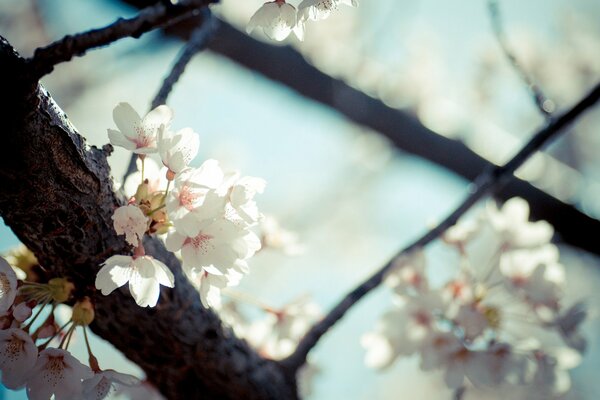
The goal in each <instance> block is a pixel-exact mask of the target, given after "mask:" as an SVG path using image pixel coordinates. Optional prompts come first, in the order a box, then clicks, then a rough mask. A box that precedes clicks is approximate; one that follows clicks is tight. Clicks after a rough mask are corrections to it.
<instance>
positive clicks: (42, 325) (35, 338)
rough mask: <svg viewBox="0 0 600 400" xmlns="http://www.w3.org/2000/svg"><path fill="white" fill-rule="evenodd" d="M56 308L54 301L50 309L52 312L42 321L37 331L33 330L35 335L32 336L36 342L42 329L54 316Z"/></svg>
mask: <svg viewBox="0 0 600 400" xmlns="http://www.w3.org/2000/svg"><path fill="white" fill-rule="evenodd" d="M55 308H56V304H55V303H52V309H51V310H50V313H49V314H48V316H47V317H46V319H45V320H44V322H42V324H41V325H40V326H39V327H38V328H37V329H36V330H35V332H33V335H31V338H32V339H33V341H34V342H35V341H36V340H37V337H38V335H39V333H40V330H41V329H42V328H43V327H44V326H45V325H46V324H47V323H48V321H50V319H51V318H53V317H54V309H55Z"/></svg>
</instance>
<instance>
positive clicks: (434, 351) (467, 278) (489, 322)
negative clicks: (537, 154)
mask: <svg viewBox="0 0 600 400" xmlns="http://www.w3.org/2000/svg"><path fill="white" fill-rule="evenodd" d="M552 235H553V228H552V227H551V226H550V225H549V224H548V223H547V222H545V221H537V222H530V221H529V207H528V204H527V203H526V202H525V201H524V200H523V199H520V198H513V199H511V200H509V201H507V202H506V203H505V204H504V205H503V206H502V207H501V208H498V207H496V205H495V204H493V203H490V204H488V207H487V208H486V209H485V210H484V211H483V212H481V213H480V214H479V215H477V216H476V217H474V218H471V219H468V220H464V221H462V220H461V221H459V223H458V224H457V225H455V226H453V227H452V228H450V229H449V230H448V231H447V232H446V233H445V235H444V236H443V241H444V243H446V245H447V246H450V247H451V248H454V249H455V250H456V252H457V254H458V260H459V263H458V264H459V265H457V266H456V274H455V275H454V277H452V278H451V279H450V280H448V281H447V282H446V283H444V284H442V285H434V284H432V283H431V279H430V278H431V274H432V273H433V271H428V269H427V260H426V255H425V253H424V252H423V251H422V250H416V251H414V252H412V253H410V254H408V255H404V256H401V257H399V258H398V259H397V260H396V261H395V264H394V266H393V269H392V270H391V271H390V272H389V274H388V275H387V277H386V283H387V285H388V286H389V287H390V288H391V289H392V290H393V307H392V308H391V309H390V310H389V311H387V312H386V313H385V314H384V315H383V316H382V317H381V319H380V321H379V322H378V324H377V325H376V326H375V328H374V330H373V331H372V332H370V333H367V334H365V335H364V336H363V338H362V344H363V346H364V347H365V348H366V351H367V352H366V357H365V362H366V364H367V365H368V366H370V367H373V368H377V369H384V368H386V367H388V366H390V365H391V364H392V363H393V362H395V361H396V360H397V359H398V358H400V357H407V356H411V355H413V354H418V355H419V356H420V359H421V363H420V365H421V369H422V370H424V371H430V370H440V369H441V370H443V371H444V378H445V382H446V385H447V386H448V387H449V388H452V389H459V388H465V387H468V385H473V386H475V387H479V388H481V387H498V386H501V385H507V384H508V385H524V386H527V385H530V386H531V387H535V390H536V391H538V393H542V394H543V396H542V397H543V398H551V397H553V396H555V395H560V394H562V393H564V392H566V391H567V390H568V389H569V387H570V378H569V373H568V371H569V369H571V368H574V367H575V366H577V365H578V364H579V362H580V360H581V354H582V353H583V352H584V351H585V347H586V341H585V339H584V338H583V337H582V336H581V335H580V333H579V329H578V328H579V325H580V323H581V322H583V320H584V319H585V317H586V307H585V306H584V305H583V304H582V303H577V304H575V305H572V306H571V307H566V305H565V304H563V289H564V285H565V273H564V268H563V266H562V265H561V264H560V262H559V252H558V249H557V248H556V246H554V245H553V244H551V243H550V239H551V237H552ZM482 248H484V249H485V251H483V253H482V252H481V249H482ZM481 254H483V256H481Z"/></svg>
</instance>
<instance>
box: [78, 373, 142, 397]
mask: <svg viewBox="0 0 600 400" xmlns="http://www.w3.org/2000/svg"><path fill="white" fill-rule="evenodd" d="M115 383H118V384H120V385H125V386H136V385H139V384H140V380H139V379H138V378H136V377H135V376H132V375H128V374H122V373H120V372H117V371H113V370H112V369H108V370H105V371H98V372H96V373H94V376H92V377H91V378H88V379H86V380H84V381H83V399H84V400H102V399H105V398H106V397H107V396H108V395H109V394H111V393H113V392H114V391H115V387H114V384H115Z"/></svg>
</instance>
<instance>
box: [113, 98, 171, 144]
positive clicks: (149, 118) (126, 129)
mask: <svg viewBox="0 0 600 400" xmlns="http://www.w3.org/2000/svg"><path fill="white" fill-rule="evenodd" d="M172 118H173V112H172V111H171V109H170V108H169V107H167V106H164V105H163V106H158V107H156V108H155V109H154V110H152V111H150V112H149V113H148V114H146V116H145V117H144V118H143V119H142V118H141V117H140V116H139V114H138V113H137V112H136V111H135V110H134V109H133V107H131V105H130V104H129V103H119V104H118V105H117V106H116V107H115V109H114V110H113V119H114V121H115V124H116V125H117V128H118V129H119V130H114V129H109V130H108V138H109V140H110V143H111V144H113V145H115V146H119V147H123V148H125V149H126V150H130V151H132V152H134V153H136V154H149V153H156V150H157V149H156V135H157V131H158V129H159V128H160V127H161V126H167V127H168V126H169V124H170V123H171V119H172Z"/></svg>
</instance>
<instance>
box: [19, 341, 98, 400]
mask: <svg viewBox="0 0 600 400" xmlns="http://www.w3.org/2000/svg"><path fill="white" fill-rule="evenodd" d="M92 376H93V372H92V370H91V369H90V368H89V367H88V366H86V365H83V364H82V363H80V362H79V361H78V360H77V359H76V358H75V357H73V356H72V355H71V354H70V353H69V352H68V351H66V350H61V349H53V348H48V349H45V350H42V351H41V352H40V354H39V357H38V359H37V362H36V363H35V366H34V367H33V370H32V371H31V374H30V375H29V379H28V380H27V396H28V397H29V399H30V400H47V399H49V398H50V397H51V396H52V395H54V398H55V399H56V400H71V399H76V398H80V397H81V394H82V390H83V385H82V382H81V381H82V380H83V379H89V378H91V377H92Z"/></svg>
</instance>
